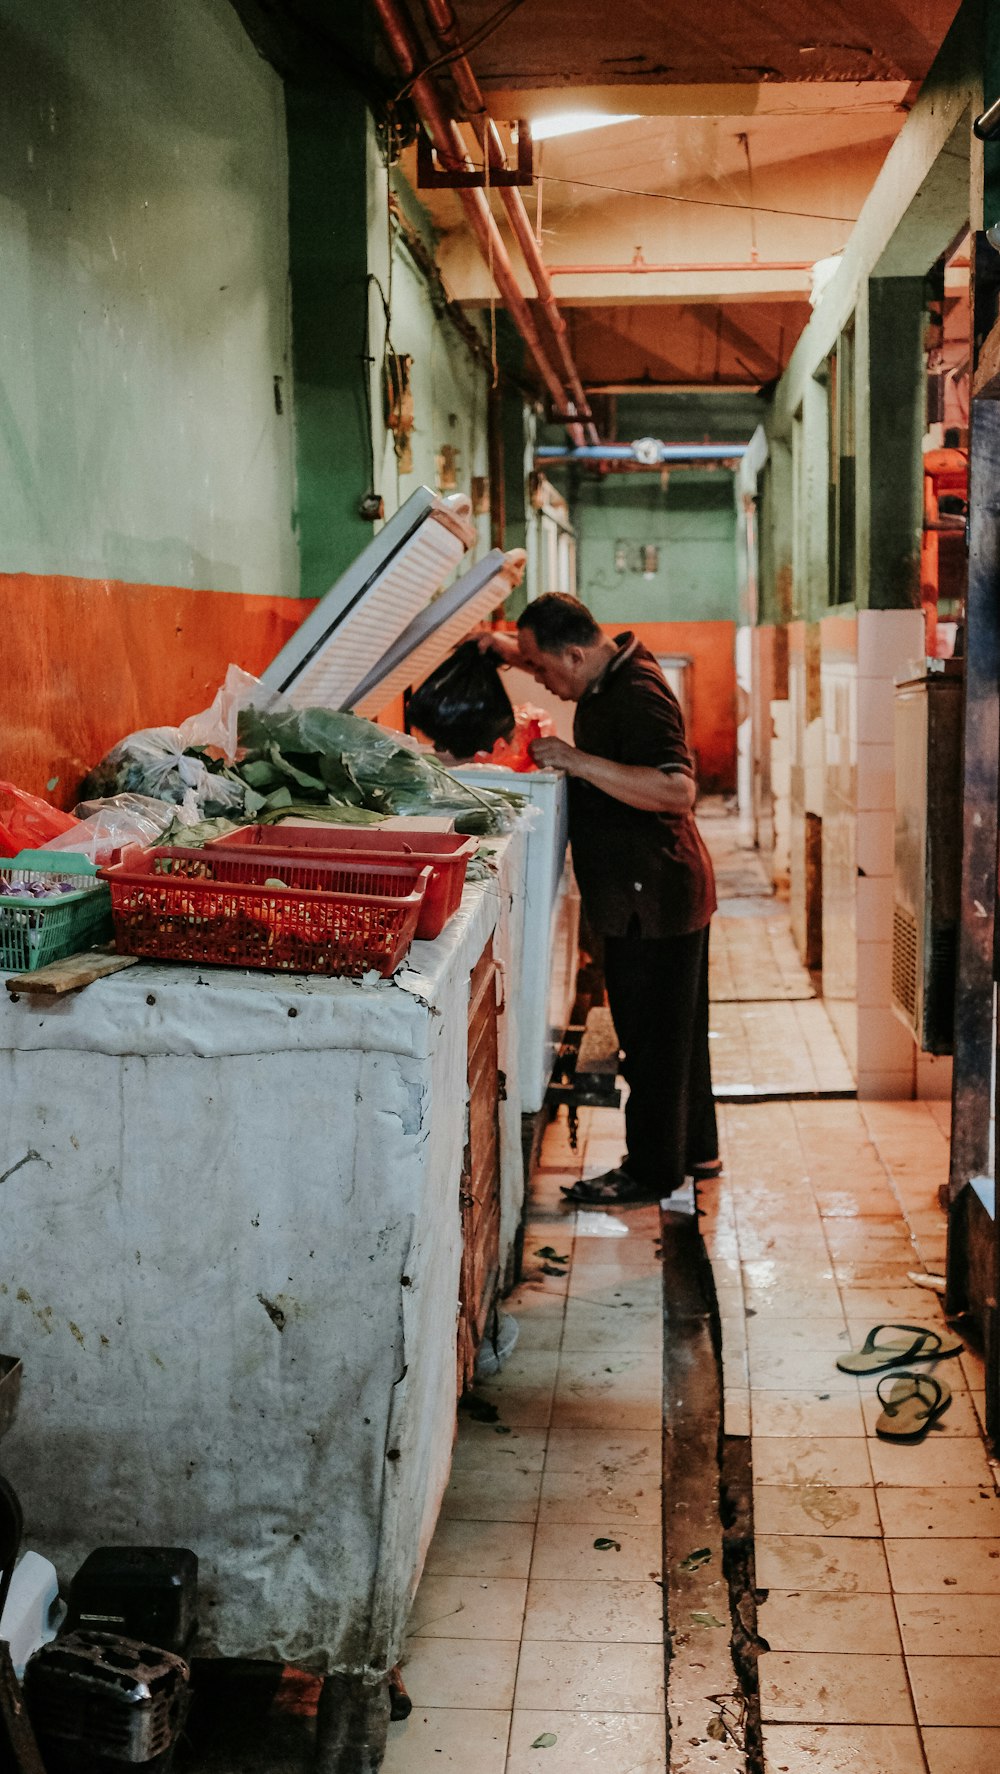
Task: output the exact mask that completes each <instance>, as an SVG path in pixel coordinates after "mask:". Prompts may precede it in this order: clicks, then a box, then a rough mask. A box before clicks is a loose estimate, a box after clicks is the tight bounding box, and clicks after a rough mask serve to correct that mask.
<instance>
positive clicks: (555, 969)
mask: <svg viewBox="0 0 1000 1774" xmlns="http://www.w3.org/2000/svg"><path fill="white" fill-rule="evenodd" d="M454 775H455V776H457V777H458V779H459V781H460V782H469V783H472V784H476V783H481V784H482V785H483V786H484V787H485V786H489V787H495V788H503V789H514V790H515V791H516V792H517V793H518V794H521V795H524V796H525V797H526V799H527V801H528V802H529V805H530V807H531V809H532V820H531V824H530V825H529V828H528V832H527V842H526V845H525V849H524V862H523V865H522V868H523V873H522V877H521V883H520V885H521V891H522V893H523V895H524V932H523V936H522V944H521V955H520V961H519V962H518V963H516V967H517V976H516V979H515V980H514V981H513V982H512V986H511V989H512V990H513V991H515V992H516V994H517V1001H518V1030H519V1042H520V1061H521V1063H520V1073H521V1108H522V1110H523V1112H524V1113H525V1114H535V1113H536V1112H537V1110H539V1109H540V1108H541V1107H542V1104H543V1102H544V1101H545V1093H546V1090H547V1089H548V1083H549V1079H550V1077H551V1075H552V1067H553V1064H554V1063H555V1058H556V1054H557V1052H558V1050H559V1045H560V1043H561V1041H562V1038H563V1032H564V1030H565V1028H566V1026H567V1024H568V1022H569V1021H570V1015H571V1012H572V1009H573V1001H574V999H575V997H576V974H577V951H578V946H579V933H580V896H579V892H578V890H577V886H576V880H575V878H574V875H573V865H572V863H571V861H570V858H569V853H568V849H567V839H568V808H567V796H566V779H565V777H564V776H562V775H561V774H560V772H559V771H556V770H537V771H534V772H530V773H528V774H526V775H523V776H522V775H519V774H518V773H517V772H516V771H514V770H501V769H498V768H497V767H496V766H495V765H491V764H462V765H458V766H457V767H456V768H455V770H454Z"/></svg>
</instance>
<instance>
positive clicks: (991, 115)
mask: <svg viewBox="0 0 1000 1774" xmlns="http://www.w3.org/2000/svg"><path fill="white" fill-rule="evenodd" d="M972 133H973V135H975V136H978V137H979V140H980V141H981V142H993V141H995V140H996V138H997V136H1000V99H994V100H993V103H992V105H991V106H990V108H989V110H988V111H984V112H983V113H982V115H981V116H979V117H974V118H973V120H972Z"/></svg>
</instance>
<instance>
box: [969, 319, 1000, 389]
mask: <svg viewBox="0 0 1000 1774" xmlns="http://www.w3.org/2000/svg"><path fill="white" fill-rule="evenodd" d="M972 392H973V395H974V397H975V398H976V400H1000V320H998V321H997V322H996V325H995V326H994V327H993V329H992V331H991V332H989V333H987V335H986V337H985V339H984V340H983V344H982V349H981V350H980V353H979V362H978V363H977V364H976V373H975V375H974V376H973V378H972Z"/></svg>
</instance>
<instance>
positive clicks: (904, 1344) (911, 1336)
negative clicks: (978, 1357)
mask: <svg viewBox="0 0 1000 1774" xmlns="http://www.w3.org/2000/svg"><path fill="white" fill-rule="evenodd" d="M881 1331H896V1332H900V1331H902V1332H903V1333H904V1335H903V1336H898V1335H897V1336H894V1337H887V1338H886V1339H885V1340H884V1341H883V1342H879V1333H880V1332H881ZM962 1347H963V1345H962V1343H961V1342H960V1341H959V1339H958V1337H943V1336H942V1335H941V1333H940V1331H936V1330H934V1328H933V1326H931V1325H927V1324H876V1325H875V1327H874V1329H872V1330H870V1331H869V1332H868V1335H867V1337H866V1338H865V1340H864V1343H863V1344H862V1346H861V1348H860V1349H852V1350H851V1351H850V1353H849V1354H847V1355H838V1357H837V1366H838V1367H839V1369H840V1371H841V1373H844V1374H880V1373H883V1372H884V1371H885V1370H886V1369H887V1368H892V1367H908V1366H909V1365H910V1363H911V1362H912V1361H943V1360H945V1359H946V1358H947V1357H948V1356H950V1355H960V1354H961V1352H962Z"/></svg>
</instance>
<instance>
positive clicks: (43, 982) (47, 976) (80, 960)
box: [7, 949, 139, 998]
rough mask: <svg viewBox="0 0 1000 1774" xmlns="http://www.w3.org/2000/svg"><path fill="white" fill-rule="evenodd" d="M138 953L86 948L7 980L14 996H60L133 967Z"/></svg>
mask: <svg viewBox="0 0 1000 1774" xmlns="http://www.w3.org/2000/svg"><path fill="white" fill-rule="evenodd" d="M138 959H139V957H138V955H105V954H102V953H101V951H100V950H98V949H88V950H84V951H83V952H82V953H81V954H79V955H66V956H64V958H63V959H62V960H61V961H50V962H49V963H48V966H46V967H39V968H38V969H37V971H36V972H35V973H18V974H16V975H15V976H14V977H13V978H11V979H8V981H7V990H8V992H9V993H10V995H11V997H12V998H19V997H21V995H22V993H27V992H31V993H32V994H37V995H38V996H39V997H43V998H61V997H62V995H63V993H64V992H79V991H80V990H81V989H82V988H83V987H84V986H89V985H93V983H94V980H95V979H106V978H107V976H108V974H109V973H121V971H122V969H123V968H125V967H134V966H135V964H136V962H137V961H138Z"/></svg>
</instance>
